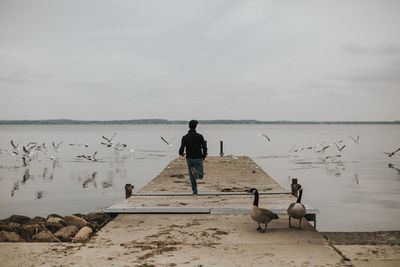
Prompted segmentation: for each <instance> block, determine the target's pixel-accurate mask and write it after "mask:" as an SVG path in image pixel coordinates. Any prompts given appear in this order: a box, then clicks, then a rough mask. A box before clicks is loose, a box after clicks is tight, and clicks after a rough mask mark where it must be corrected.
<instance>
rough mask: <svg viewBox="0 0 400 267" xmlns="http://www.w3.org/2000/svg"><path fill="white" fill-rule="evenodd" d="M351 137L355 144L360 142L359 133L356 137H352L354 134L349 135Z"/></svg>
mask: <svg viewBox="0 0 400 267" xmlns="http://www.w3.org/2000/svg"><path fill="white" fill-rule="evenodd" d="M349 137H350V139H351V140H353V142H354V143H355V144H358V140H359V139H360V136H359V135H357V137H356V138H354V137H352V136H350V135H349Z"/></svg>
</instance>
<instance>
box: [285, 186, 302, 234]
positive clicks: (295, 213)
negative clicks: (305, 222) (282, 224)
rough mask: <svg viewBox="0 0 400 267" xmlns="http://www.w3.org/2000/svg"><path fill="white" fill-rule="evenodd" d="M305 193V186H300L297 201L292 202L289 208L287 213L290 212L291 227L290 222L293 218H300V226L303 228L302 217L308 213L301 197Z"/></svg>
mask: <svg viewBox="0 0 400 267" xmlns="http://www.w3.org/2000/svg"><path fill="white" fill-rule="evenodd" d="M302 195H303V188H302V187H301V186H300V189H299V196H298V197H297V201H296V202H295V203H291V204H290V205H289V207H288V209H287V213H288V214H289V227H292V225H291V224H290V222H291V219H292V218H295V219H299V221H300V222H299V228H301V219H302V218H303V217H304V216H305V215H306V207H304V205H303V204H301V197H302Z"/></svg>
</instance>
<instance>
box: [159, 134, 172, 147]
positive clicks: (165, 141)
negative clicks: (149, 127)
mask: <svg viewBox="0 0 400 267" xmlns="http://www.w3.org/2000/svg"><path fill="white" fill-rule="evenodd" d="M160 137H161V140H163V141H164V143H166V144H167V146H172V144H171V141H172V139H171V141H169V142H168V141H167V140H166V139H165V138H164V137H162V136H160Z"/></svg>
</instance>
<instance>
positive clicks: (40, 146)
mask: <svg viewBox="0 0 400 267" xmlns="http://www.w3.org/2000/svg"><path fill="white" fill-rule="evenodd" d="M116 135H117V133H114V134H113V135H112V136H111V137H107V136H104V135H103V136H101V139H100V142H99V143H100V144H99V145H101V146H105V147H106V148H109V149H110V150H111V151H114V152H115V153H116V154H118V153H119V152H121V151H123V150H126V151H129V152H135V151H136V150H134V149H133V148H128V145H127V144H124V143H121V142H117V141H116V140H115V137H116ZM171 141H172V139H171ZM171 141H169V142H168V141H167V139H165V138H164V137H162V136H161V141H160V142H161V143H165V144H166V145H167V146H168V147H171V146H172V143H171ZM10 144H11V147H10V148H0V156H9V157H10V158H15V159H16V160H17V162H18V161H19V162H22V167H25V169H24V173H23V175H22V179H19V180H17V181H15V182H14V184H13V186H12V188H11V197H13V196H14V195H15V194H16V192H17V191H18V190H19V189H20V186H21V184H22V185H25V184H26V182H27V181H28V180H32V179H33V177H34V176H35V177H36V176H38V177H42V178H43V179H45V180H49V181H50V180H53V178H54V174H55V168H56V167H58V166H60V165H59V163H60V158H59V153H60V152H62V151H63V150H64V149H65V148H66V146H65V144H64V141H58V142H56V141H53V142H52V143H51V145H47V144H46V143H45V142H34V141H30V142H28V143H26V144H21V143H17V142H15V140H10ZM63 145H64V146H63ZM68 145H69V146H70V147H75V148H78V149H80V150H81V151H82V152H83V153H80V154H78V155H76V160H78V161H87V162H97V161H99V159H98V158H97V156H98V152H97V151H95V152H94V153H93V154H89V153H86V152H84V151H88V150H89V149H90V148H91V147H92V146H89V144H87V143H69V144H68ZM137 151H147V150H137ZM142 154H146V155H147V154H148V155H150V156H154V155H157V156H161V155H159V154H154V153H150V152H149V153H147V152H139V153H138V155H142ZM117 158H118V157H117ZM43 159H45V160H50V161H52V163H53V164H52V165H53V168H52V171H51V170H50V171H49V168H48V166H44V167H43V171H42V172H40V174H35V175H34V174H32V173H31V172H30V165H31V163H33V162H35V161H38V162H40V161H42V160H43ZM38 166H40V165H38ZM19 167H20V166H13V167H10V168H13V169H15V168H19ZM115 171H116V172H115V173H114V174H113V176H114V175H119V176H121V177H124V176H126V175H127V174H126V170H121V169H119V168H117V169H116V170H115ZM109 174H110V172H109ZM96 177H97V172H93V173H92V174H91V175H85V174H84V175H83V176H80V177H78V180H79V181H80V182H81V183H82V187H83V188H87V187H88V186H89V185H92V186H93V187H94V188H97V183H96ZM112 185H113V182H112V179H111V178H110V177H108V178H106V179H105V180H104V181H103V182H102V183H101V187H102V188H108V187H111V186H112ZM44 196H45V192H44V191H43V190H39V191H37V192H35V197H34V198H35V199H41V198H43V197H44Z"/></svg>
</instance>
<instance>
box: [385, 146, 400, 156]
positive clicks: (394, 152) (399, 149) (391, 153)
mask: <svg viewBox="0 0 400 267" xmlns="http://www.w3.org/2000/svg"><path fill="white" fill-rule="evenodd" d="M398 151H400V147H399V148H398V149H396V150H395V151H393V152H383V153H385V154H386V155H388V157H393V156H394V154H396V153H397V152H398Z"/></svg>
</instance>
